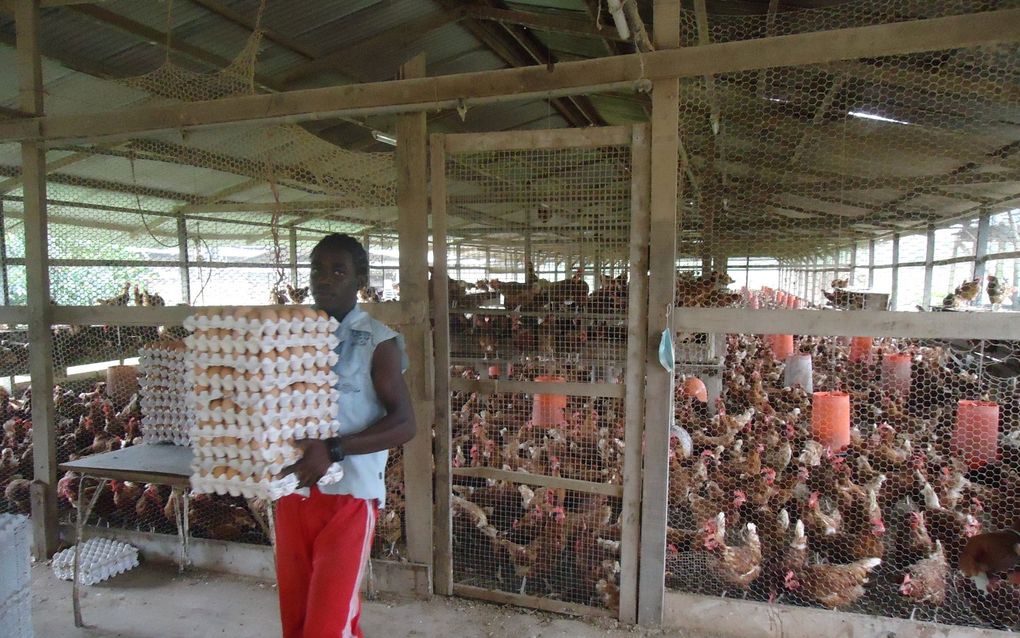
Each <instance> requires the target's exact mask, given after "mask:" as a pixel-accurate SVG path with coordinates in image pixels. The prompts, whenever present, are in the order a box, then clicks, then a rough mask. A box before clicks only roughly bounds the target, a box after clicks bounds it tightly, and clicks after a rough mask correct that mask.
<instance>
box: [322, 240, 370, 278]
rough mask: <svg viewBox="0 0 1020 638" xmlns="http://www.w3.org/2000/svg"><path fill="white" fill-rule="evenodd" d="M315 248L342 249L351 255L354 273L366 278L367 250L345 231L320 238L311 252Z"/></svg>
mask: <svg viewBox="0 0 1020 638" xmlns="http://www.w3.org/2000/svg"><path fill="white" fill-rule="evenodd" d="M316 250H342V251H344V252H345V253H347V254H348V255H350V256H351V261H352V262H354V274H356V275H358V276H359V277H365V278H366V279H367V277H368V252H366V251H365V247H364V246H362V245H361V242H359V241H358V240H357V239H355V238H353V237H351V236H350V235H348V234H346V233H330V234H329V235H326V236H325V237H323V238H322V239H320V240H319V243H317V244H315V248H313V249H312V252H313V253H314V252H315V251H316Z"/></svg>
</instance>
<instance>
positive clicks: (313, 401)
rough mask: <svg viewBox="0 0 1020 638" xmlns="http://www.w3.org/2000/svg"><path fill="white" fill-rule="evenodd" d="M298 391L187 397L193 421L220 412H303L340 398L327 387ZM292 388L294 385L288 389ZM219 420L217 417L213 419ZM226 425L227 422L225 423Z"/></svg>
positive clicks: (211, 393) (205, 393) (208, 393)
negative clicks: (193, 415)
mask: <svg viewBox="0 0 1020 638" xmlns="http://www.w3.org/2000/svg"><path fill="white" fill-rule="evenodd" d="M300 385H301V387H302V388H303V389H301V390H288V389H286V388H285V389H284V390H280V389H278V388H272V389H270V390H268V391H266V390H255V391H254V392H252V391H249V390H247V389H246V390H243V391H237V390H235V391H234V392H229V391H224V390H201V391H198V387H199V386H196V392H195V393H194V394H190V395H189V396H188V402H189V405H191V406H192V409H193V410H194V411H195V420H196V421H201V420H203V419H207V418H209V415H210V414H213V413H217V411H219V412H224V413H225V412H228V411H229V412H231V413H235V414H236V413H237V412H238V411H245V412H248V413H251V414H255V413H258V412H261V413H263V414H268V413H271V412H281V411H287V410H302V409H305V408H313V409H320V408H321V409H323V410H325V409H328V408H329V404H331V403H335V402H336V401H337V400H338V399H339V398H340V393H339V392H338V391H337V390H335V389H333V388H331V387H329V386H326V385H321V386H312V385H307V384H300ZM290 387H294V386H290ZM213 418H214V419H215V420H217V421H219V420H221V418H220V416H218V413H217V416H215V417H213ZM228 422H229V421H228Z"/></svg>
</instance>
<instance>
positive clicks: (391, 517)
mask: <svg viewBox="0 0 1020 638" xmlns="http://www.w3.org/2000/svg"><path fill="white" fill-rule="evenodd" d="M375 535H376V537H377V538H379V539H380V540H382V541H383V542H384V543H385V544H386V555H387V556H393V555H394V554H395V553H396V552H397V543H398V542H399V541H400V539H401V538H403V535H404V528H403V521H402V520H401V518H400V513H399V512H397V511H396V510H394V509H392V508H390V509H387V510H386V511H385V512H384V513H383V515H382V516H381V517H380V518H379V521H378V522H377V523H376V527H375Z"/></svg>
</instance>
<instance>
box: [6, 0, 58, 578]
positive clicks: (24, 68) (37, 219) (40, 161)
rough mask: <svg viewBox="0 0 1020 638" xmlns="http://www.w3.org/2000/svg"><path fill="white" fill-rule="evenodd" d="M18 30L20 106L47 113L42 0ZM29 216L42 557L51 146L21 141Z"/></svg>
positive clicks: (51, 464)
mask: <svg viewBox="0 0 1020 638" xmlns="http://www.w3.org/2000/svg"><path fill="white" fill-rule="evenodd" d="M15 28H16V30H17V44H18V49H17V51H16V59H17V64H18V85H19V91H18V96H19V105H18V106H19V108H20V109H21V110H22V111H24V112H26V113H32V114H33V115H42V113H43V78H42V58H41V57H40V55H39V3H38V0H18V2H17V5H16V10H15ZM21 166H22V178H23V185H22V192H23V197H24V199H23V202H22V203H23V206H24V215H25V278H26V282H27V290H28V303H27V305H28V340H29V342H30V343H31V344H32V347H31V348H30V349H29V352H28V369H29V374H30V375H31V377H32V423H33V424H34V427H33V428H32V449H33V454H32V459H33V479H32V487H31V504H32V530H33V541H34V542H33V547H34V551H35V556H36V559H37V560H45V559H46V558H48V557H49V556H51V555H52V554H53V553H54V552H55V551H57V545H58V543H59V542H60V539H59V527H58V521H57V435H56V430H57V419H56V412H55V410H54V407H53V334H52V332H51V331H50V308H51V306H50V274H49V266H48V261H49V258H48V255H49V250H48V231H47V223H46V147H45V146H44V145H43V144H40V143H38V142H33V141H28V142H23V143H22V145H21Z"/></svg>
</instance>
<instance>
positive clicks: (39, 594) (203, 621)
mask: <svg viewBox="0 0 1020 638" xmlns="http://www.w3.org/2000/svg"><path fill="white" fill-rule="evenodd" d="M83 592H84V596H83V597H82V613H83V616H84V618H85V623H86V625H88V626H87V627H86V628H84V629H76V628H75V627H74V622H73V616H72V614H71V583H70V582H67V581H61V580H57V579H56V578H55V577H54V576H53V572H52V570H51V569H50V567H49V565H45V564H37V565H34V566H33V568H32V615H33V624H34V625H35V635H36V636H37V637H38V638H71V637H74V638H81V637H84V636H88V637H99V636H103V637H113V636H118V637H125V638H128V637H129V638H149V637H151V638H190V637H203V638H205V637H209V636H217V637H222V638H232V637H238V638H240V637H244V638H251V637H255V636H278V635H279V634H280V625H279V620H278V617H277V609H278V608H277V600H276V589H275V588H274V586H273V585H271V584H268V583H265V582H262V581H257V580H252V579H247V578H240V577H235V576H227V575H223V574H217V573H213V572H202V571H192V572H189V573H188V574H185V575H183V576H181V575H178V574H177V571H176V568H174V567H172V566H169V565H162V564H154V563H148V564H143V565H142V566H140V567H138V568H136V569H134V570H132V571H131V572H128V573H126V574H122V575H120V576H117V577H115V578H112V579H111V580H109V581H106V582H105V583H100V584H99V585H95V586H93V587H86V588H83ZM362 623H363V624H362V626H363V627H364V629H365V633H366V635H367V636H369V637H382V636H385V637H387V638H401V637H403V636H408V637H410V636H415V637H428V636H458V637H459V636H463V637H465V638H467V637H475V636H478V637H485V638H489V637H491V638H531V637H535V638H537V637H541V638H561V637H562V638H567V637H570V638H595V637H602V636H616V637H624V636H626V637H628V638H644V637H646V636H663V637H672V638H695V637H693V636H690V635H689V634H683V633H679V632H676V631H668V632H664V631H661V630H641V629H633V628H628V627H621V626H619V625H618V623H616V622H615V621H611V620H605V619H596V620H577V619H573V618H569V617H565V616H558V615H553V614H545V613H542V612H532V611H528V610H523V609H519V608H513V607H502V606H499V605H490V604H487V603H481V602H474V601H468V600H464V599H456V598H440V597H437V598H434V599H432V600H428V601H420V600H411V599H396V598H389V597H381V598H380V600H378V601H374V602H366V604H365V610H364V612H363V614H362ZM0 633H2V632H0ZM699 638H705V637H699Z"/></svg>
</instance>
